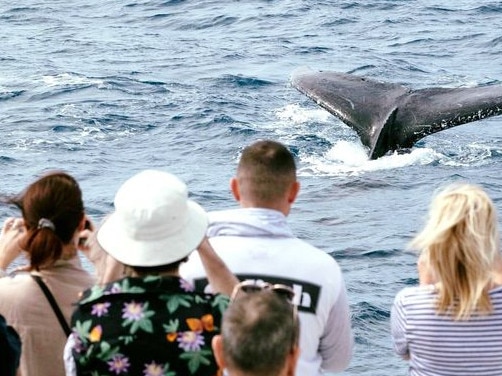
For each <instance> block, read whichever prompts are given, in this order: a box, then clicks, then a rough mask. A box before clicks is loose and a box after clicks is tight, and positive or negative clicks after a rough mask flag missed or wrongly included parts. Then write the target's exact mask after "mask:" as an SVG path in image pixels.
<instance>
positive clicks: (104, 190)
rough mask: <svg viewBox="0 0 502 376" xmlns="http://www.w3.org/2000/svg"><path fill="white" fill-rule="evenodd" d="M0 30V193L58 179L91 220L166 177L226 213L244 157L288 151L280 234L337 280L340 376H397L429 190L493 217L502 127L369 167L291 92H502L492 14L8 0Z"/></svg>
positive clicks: (501, 40)
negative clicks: (347, 83) (343, 297)
mask: <svg viewBox="0 0 502 376" xmlns="http://www.w3.org/2000/svg"><path fill="white" fill-rule="evenodd" d="M0 27H1V30H2V32H1V33H0V67H1V68H0V72H1V74H0V124H1V128H0V129H1V133H0V134H1V138H0V167H1V168H2V185H1V191H2V193H13V192H17V191H19V190H20V189H22V188H23V187H24V186H25V185H26V184H27V183H28V182H30V181H31V180H32V179H33V178H34V177H35V176H36V175H38V174H40V173H41V172H42V171H44V170H47V169H54V168H58V169H65V170H67V171H69V172H70V173H72V174H73V175H75V176H76V177H77V178H78V179H79V180H80V181H81V184H82V187H83V189H84V194H85V201H86V206H87V208H88V210H89V212H90V214H91V215H92V216H93V217H94V218H95V219H96V220H99V219H101V218H102V217H103V216H104V215H105V214H106V213H107V212H109V211H110V210H111V209H112V200H113V194H114V192H115V190H116V189H117V188H118V186H119V185H120V183H121V182H122V181H123V180H124V179H126V178H127V177H129V176H130V175H132V174H133V173H134V172H136V171H139V170H141V169H144V168H161V169H167V170H169V171H171V172H173V173H175V174H178V175H179V176H181V177H182V178H183V179H184V180H185V181H187V183H188V185H189V187H190V189H191V193H192V195H193V197H194V198H195V199H196V200H198V201H199V202H200V203H202V204H203V205H204V206H205V207H206V208H207V209H217V208H225V207H230V206H232V205H234V203H233V202H232V199H231V196H230V193H229V190H228V180H229V178H230V177H231V176H232V174H233V171H234V169H235V164H236V161H237V159H238V156H239V152H240V150H241V148H242V147H243V146H244V145H247V144H248V143H250V142H252V141H254V140H256V139H259V138H274V139H278V140H280V141H282V142H284V143H285V144H287V145H288V146H289V147H290V148H291V149H292V150H293V151H294V153H295V155H296V156H297V159H298V164H299V167H300V179H301V183H302V192H301V195H300V197H299V198H298V202H297V204H296V205H295V207H294V209H293V211H292V214H291V216H290V223H291V225H292V227H293V228H294V230H295V231H296V233H298V234H299V235H300V236H301V237H302V238H305V239H307V240H309V241H311V242H312V243H313V244H315V245H317V246H319V247H321V248H323V249H325V250H326V252H329V253H330V254H332V255H333V256H334V257H335V258H336V259H337V260H338V261H339V262H340V264H341V266H342V268H343V270H344V273H345V277H346V280H347V286H348V289H349V294H350V301H351V306H352V312H353V324H354V327H355V333H356V340H357V345H356V352H355V355H354V359H353V361H352V363H351V366H350V368H349V369H348V370H347V371H346V372H345V373H344V374H346V375H382V376H383V375H398V374H405V373H406V364H405V363H404V362H402V361H401V360H400V359H398V358H397V357H396V356H394V355H393V353H392V349H391V345H390V338H389V310H390V306H391V304H392V300H393V297H394V295H395V293H396V292H397V291H398V290H399V289H401V288H402V287H403V286H406V285H410V284H414V283H416V281H417V280H416V271H415V256H414V255H413V254H410V253H408V252H404V251H403V249H404V248H405V246H406V243H407V242H408V241H409V240H410V238H411V237H412V236H413V234H414V233H415V232H416V231H417V230H418V229H419V228H420V227H421V225H422V224H423V219H424V216H425V214H426V210H427V205H428V204H429V200H430V196H431V194H432V192H433V190H434V189H436V188H437V187H439V186H441V185H443V184H445V183H447V182H450V181H456V180H464V181H470V182H475V183H478V184H480V185H482V186H483V187H485V188H486V189H487V190H488V192H489V193H490V195H491V196H492V197H493V198H494V200H495V202H496V203H497V206H498V207H499V210H500V209H502V184H501V182H500V178H499V175H500V171H501V170H500V169H501V166H502V132H501V131H500V129H501V126H502V119H501V118H500V117H495V118H490V119H486V120H483V121H479V122H476V123H471V124H467V125H463V126H460V127H456V128H453V129H450V130H448V131H444V132H441V133H439V134H435V135H432V136H429V137H427V138H425V139H423V140H421V141H420V142H419V143H418V144H417V145H416V146H415V147H414V148H413V149H412V150H411V152H410V153H408V154H401V155H397V154H396V155H390V156H386V157H383V158H381V159H378V160H375V161H368V160H367V158H366V153H365V150H364V148H363V147H362V146H361V144H360V142H359V140H358V138H357V137H356V135H355V133H354V132H353V131H352V130H350V129H349V128H347V127H346V126H345V125H343V124H342V123H341V122H340V121H338V120H337V119H336V118H334V117H333V116H331V115H329V114H328V113H327V112H326V111H324V110H322V109H320V108H319V107H317V106H316V105H315V104H314V103H313V102H311V101H310V100H309V99H307V98H306V97H304V96H303V95H301V94H300V93H299V92H297V91H296V90H295V89H293V88H292V87H291V86H290V85H289V78H290V75H291V73H292V72H293V71H294V70H295V69H298V68H301V67H310V68H311V69H316V70H334V71H340V72H350V73H355V74H360V75H366V76H370V77H373V78H376V79H380V80H385V81H391V82H396V83H402V84H405V85H408V86H410V87H412V88H421V87H428V86H445V87H457V86H474V85H482V84H492V83H499V84H500V83H501V80H502V68H501V67H502V52H501V51H502V33H501V32H500V30H502V2H500V1H483V2H479V1H474V0H460V1H455V2H444V1H443V2H439V1H429V0H422V1H418V0H406V1H405V0H375V1H370V2H362V1H313V0H304V1H300V0H284V1H271V0H270V1H251V0H250V1H226V2H220V1H212V0H206V1H202V2H198V1H188V0H187V1H183V0H172V1H160V0H149V1H141V0H138V1H132V0H129V1H122V0H113V1H112V0H100V1H97V0H87V1H84V0H75V1H71V2H68V1H59V0H52V1H51V0H38V1H37V0H19V1H16V2H11V1H4V2H2V3H0ZM12 214H15V212H13V211H12V209H10V208H5V209H4V210H3V211H2V218H0V219H3V218H4V217H5V216H7V215H12Z"/></svg>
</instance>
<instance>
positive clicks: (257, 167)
mask: <svg viewBox="0 0 502 376" xmlns="http://www.w3.org/2000/svg"><path fill="white" fill-rule="evenodd" d="M237 180H238V182H239V186H240V190H241V194H242V195H243V196H247V197H250V198H251V199H253V200H255V201H257V202H265V203H267V202H273V201H274V200H276V199H277V198H279V197H281V196H282V195H284V194H285V193H286V192H287V190H288V189H289V187H290V185H291V184H292V183H294V182H295V181H296V164H295V159H294V156H293V154H292V153H291V152H290V151H289V150H288V148H287V147H286V146H284V145H283V144H281V143H279V142H276V141H271V140H261V141H257V142H255V143H253V144H251V145H249V146H247V147H246V148H245V149H244V150H243V151H242V155H241V158H240V161H239V165H238V166H237Z"/></svg>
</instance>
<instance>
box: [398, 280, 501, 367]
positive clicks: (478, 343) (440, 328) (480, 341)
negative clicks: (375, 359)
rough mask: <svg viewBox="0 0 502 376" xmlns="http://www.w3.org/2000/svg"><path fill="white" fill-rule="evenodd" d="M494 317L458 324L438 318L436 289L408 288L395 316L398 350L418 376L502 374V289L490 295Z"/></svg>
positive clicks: (493, 290) (478, 316)
mask: <svg viewBox="0 0 502 376" xmlns="http://www.w3.org/2000/svg"><path fill="white" fill-rule="evenodd" d="M490 298H491V302H492V305H493V312H492V313H491V314H490V315H484V316H482V315H473V316H471V318H470V319H469V320H462V321H455V320H453V319H452V318H451V317H450V316H446V315H438V314H437V313H436V305H435V303H436V299H437V291H436V290H435V288H434V286H433V285H429V286H420V287H407V288H404V289H403V290H401V291H400V292H399V293H398V294H397V295H396V298H395V301H394V305H393V307H392V311H391V333H392V340H393V344H394V350H395V352H396V353H397V354H398V355H401V356H402V357H404V358H408V357H409V359H410V362H409V375H413V376H418V375H419V376H433V375H434V376H463V375H465V376H473V375H476V376H500V375H502V286H499V287H497V288H494V289H492V290H490Z"/></svg>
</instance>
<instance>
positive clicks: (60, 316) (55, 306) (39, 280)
mask: <svg viewBox="0 0 502 376" xmlns="http://www.w3.org/2000/svg"><path fill="white" fill-rule="evenodd" d="M31 277H32V278H33V279H34V280H35V282H36V283H38V285H39V286H40V288H41V289H42V291H43V293H44V295H45V297H46V298H47V300H48V301H49V303H50V305H51V307H52V310H53V311H54V313H55V314H56V317H57V318H58V321H59V324H61V328H63V331H64V333H65V334H66V336H67V337H68V336H69V335H70V334H71V329H70V327H69V325H68V323H67V322H66V319H65V318H64V316H63V312H61V309H60V308H59V306H58V303H57V302H56V299H54V296H53V295H52V294H51V292H50V291H49V289H48V288H47V285H46V284H45V283H44V281H42V278H41V277H40V276H38V275H33V274H32V275H31Z"/></svg>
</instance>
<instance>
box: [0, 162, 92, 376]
mask: <svg viewBox="0 0 502 376" xmlns="http://www.w3.org/2000/svg"><path fill="white" fill-rule="evenodd" d="M7 201H8V203H11V204H14V205H16V206H17V207H18V208H19V209H20V210H21V213H22V218H8V219H7V220H6V221H5V223H4V226H3V228H2V232H1V236H0V277H3V278H0V314H1V315H3V316H4V317H5V318H6V320H7V322H8V323H9V325H12V326H13V327H14V329H15V330H16V331H17V332H18V333H19V336H20V337H21V341H22V344H23V352H22V356H21V364H20V367H19V369H20V371H21V374H23V375H28V376H29V375H51V376H59V375H64V365H63V359H62V354H63V349H64V345H65V343H66V338H67V335H68V332H69V328H68V323H69V322H70V317H71V313H72V310H73V305H72V304H73V303H75V302H76V301H77V300H78V298H79V294H80V292H82V291H83V290H85V289H86V288H88V287H89V286H91V285H92V284H93V283H94V282H95V278H94V277H93V276H92V275H91V274H90V273H88V272H87V271H85V270H84V269H83V268H82V265H81V264H80V259H79V257H78V254H77V248H78V241H79V238H80V236H81V234H82V231H83V230H84V228H85V223H86V221H87V218H86V216H85V212H84V204H83V201H82V192H81V190H80V187H79V185H78V183H77V181H76V180H75V179H74V178H73V177H71V176H70V175H68V174H67V173H64V172H60V171H56V172H51V173H49V174H46V175H44V176H42V177H41V178H39V179H37V180H36V181H35V182H33V183H32V184H30V185H29V186H28V187H27V188H26V189H25V190H24V191H23V192H22V193H21V194H20V195H18V196H16V197H14V198H12V199H9V200H7ZM21 254H24V256H25V257H26V258H27V260H28V262H29V264H28V266H27V267H26V268H25V269H26V272H18V273H15V275H13V276H11V277H10V276H8V275H7V272H6V269H7V268H8V267H9V265H10V264H11V263H12V262H13V261H14V260H15V259H16V258H17V257H18V256H20V255H21Z"/></svg>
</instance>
